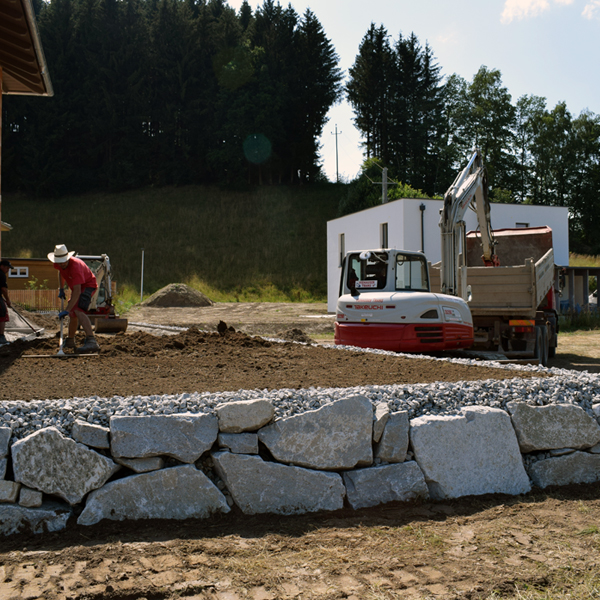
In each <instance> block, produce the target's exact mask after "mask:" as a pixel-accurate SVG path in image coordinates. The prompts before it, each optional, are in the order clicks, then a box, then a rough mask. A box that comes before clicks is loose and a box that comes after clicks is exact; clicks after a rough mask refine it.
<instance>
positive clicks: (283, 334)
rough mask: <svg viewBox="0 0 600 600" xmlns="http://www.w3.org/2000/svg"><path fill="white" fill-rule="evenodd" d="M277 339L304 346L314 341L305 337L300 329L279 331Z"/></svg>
mask: <svg viewBox="0 0 600 600" xmlns="http://www.w3.org/2000/svg"><path fill="white" fill-rule="evenodd" d="M277 337H278V338H279V339H282V340H285V341H286V342H302V343H304V344H312V343H313V342H314V340H313V339H312V338H311V337H309V336H308V335H306V334H305V333H304V331H302V329H298V328H297V327H292V328H291V329H286V330H285V331H280V332H279V333H278V334H277Z"/></svg>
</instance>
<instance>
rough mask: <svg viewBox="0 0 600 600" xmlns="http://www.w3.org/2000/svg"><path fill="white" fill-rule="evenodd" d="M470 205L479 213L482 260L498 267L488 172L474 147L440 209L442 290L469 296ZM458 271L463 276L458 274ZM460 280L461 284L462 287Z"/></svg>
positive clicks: (465, 296)
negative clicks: (467, 227) (467, 218)
mask: <svg viewBox="0 0 600 600" xmlns="http://www.w3.org/2000/svg"><path fill="white" fill-rule="evenodd" d="M468 208H471V209H472V210H475V212H476V213H477V222H478V223H479V233H480V236H481V247H482V249H483V255H482V257H481V258H482V259H483V264H484V265H485V266H486V267H498V266H500V261H499V259H498V256H497V255H496V254H495V252H494V247H495V245H496V241H495V239H494V233H493V231H492V221H491V218H490V202H489V199H488V185H487V173H486V170H485V167H484V166H483V158H482V156H481V153H480V152H479V150H475V152H474V153H473V155H472V156H471V159H470V160H469V162H468V164H467V166H466V167H465V168H464V169H463V170H462V171H461V172H460V173H459V174H458V176H457V177H456V179H455V180H454V182H453V183H452V185H451V186H450V187H449V188H448V190H447V191H446V193H445V194H444V208H443V209H442V211H441V213H440V229H441V236H442V262H441V283H442V292H443V293H445V294H450V295H451V296H460V297H461V298H463V299H465V300H469V298H470V294H469V290H468V287H467V276H466V265H465V264H464V260H462V256H464V255H465V252H464V249H465V240H466V232H465V221H464V217H465V213H466V212H467V209H468ZM459 271H460V274H461V275H462V277H460V278H459ZM459 281H460V288H459Z"/></svg>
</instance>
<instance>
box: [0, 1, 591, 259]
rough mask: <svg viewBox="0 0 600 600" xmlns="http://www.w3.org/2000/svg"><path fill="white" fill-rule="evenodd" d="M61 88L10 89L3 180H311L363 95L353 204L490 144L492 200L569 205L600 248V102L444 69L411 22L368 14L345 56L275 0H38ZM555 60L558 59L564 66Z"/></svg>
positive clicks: (28, 183)
mask: <svg viewBox="0 0 600 600" xmlns="http://www.w3.org/2000/svg"><path fill="white" fill-rule="evenodd" d="M34 4H35V9H36V11H37V14H38V23H39V29H40V36H41V39H42V42H43V46H44V51H45V54H46V59H47V62H48V65H49V69H50V75H51V79H52V82H53V85H54V89H55V97H54V98H52V99H39V98H25V97H14V96H13V97H9V98H7V99H6V101H5V102H4V103H3V111H4V114H3V119H4V121H3V122H4V127H3V139H2V147H3V188H4V190H6V191H11V192H17V191H20V192H25V193H27V194H30V195H34V196H37V197H47V198H51V197H60V196H64V195H68V194H82V193H87V192H90V191H99V190H104V191H109V192H110V191H122V190H127V189H140V188H143V187H146V186H158V187H160V186H165V185H186V184H206V185H221V186H230V187H231V186H234V187H237V188H240V186H241V187H242V188H243V186H248V185H250V186H255V185H279V184H286V185H299V184H314V183H318V182H322V181H324V180H325V179H326V178H325V176H324V174H323V172H322V169H321V163H320V156H319V138H320V135H321V133H322V130H323V127H324V126H325V124H326V122H327V113H328V111H329V109H330V107H331V106H332V105H333V104H334V103H336V102H339V101H341V100H343V99H347V101H348V102H349V103H350V104H351V106H352V108H353V111H354V116H355V125H356V126H357V128H358V129H359V131H360V132H361V134H362V138H363V150H364V157H365V163H364V164H363V175H361V176H359V177H358V178H357V179H356V180H354V181H352V182H347V183H348V184H349V185H348V186H347V187H348V190H347V194H345V197H344V200H343V201H342V202H341V203H340V214H344V213H347V212H352V211H355V210H359V209H361V208H365V207H367V206H370V205H372V204H373V203H376V202H378V201H379V200H378V198H379V193H380V192H379V191H378V190H377V188H376V186H373V185H372V183H371V181H370V179H369V177H370V178H371V179H373V178H374V177H377V178H380V170H381V169H382V168H383V167H384V166H385V167H387V168H388V174H389V177H390V179H391V180H392V181H394V182H398V185H397V186H391V187H390V198H391V199H393V198H395V197H399V196H400V195H402V194H411V193H415V194H417V193H418V194H422V195H424V196H440V195H442V194H443V193H444V191H445V190H446V189H447V188H448V186H449V185H450V183H451V182H452V180H453V179H454V177H455V176H456V174H457V173H458V171H459V170H460V169H461V168H462V166H464V164H465V162H466V160H467V159H468V156H469V155H470V152H471V150H472V149H473V148H474V147H478V148H479V149H480V150H481V152H482V153H483V156H484V160H485V164H486V166H487V170H488V181H489V184H490V197H491V199H492V200H493V201H495V202H511V203H512V202H514V203H523V202H524V203H532V204H544V205H557V206H568V207H569V208H570V226H571V246H572V249H573V250H575V251H578V252H581V253H585V254H600V236H598V235H597V232H598V231H600V203H599V202H598V197H599V195H600V116H598V115H595V114H594V113H592V112H591V111H588V110H585V111H582V112H581V114H579V115H577V116H575V115H572V114H571V113H570V111H569V110H568V107H567V106H566V104H565V103H564V102H560V103H558V104H557V105H556V106H555V107H553V108H552V107H548V106H547V102H546V99H545V98H543V97H540V96H536V95H533V94H532V95H525V96H522V97H520V98H518V99H517V100H516V101H513V98H512V96H511V94H510V92H509V90H508V89H507V88H506V87H505V86H504V85H503V83H502V74H501V72H500V71H499V70H498V69H494V68H491V67H487V66H484V65H482V66H481V67H480V69H479V70H478V72H477V73H476V74H475V75H474V76H473V78H472V80H471V81H467V80H465V79H464V78H462V77H461V76H459V75H457V74H450V75H446V74H444V73H443V70H442V66H440V65H439V64H438V63H437V60H436V58H435V54H434V50H433V48H431V46H430V45H429V44H428V43H425V44H423V43H421V42H420V40H419V39H418V38H417V36H416V35H415V34H414V33H413V34H409V35H404V34H402V33H401V32H399V33H398V34H397V35H396V37H395V38H394V37H392V35H391V34H390V33H389V32H388V30H387V29H386V27H385V26H384V25H379V26H377V25H375V24H373V23H372V24H371V25H370V27H369V29H368V31H367V32H366V33H365V35H364V37H363V39H362V41H361V43H360V46H359V48H357V55H356V58H355V61H354V64H353V66H352V67H351V68H350V69H349V72H348V73H347V74H346V73H343V72H342V71H341V69H340V68H339V66H338V64H339V58H338V56H337V54H336V51H335V48H334V47H333V45H332V43H331V41H330V40H329V39H328V37H327V34H326V32H325V31H324V29H323V27H322V26H321V24H320V22H319V20H318V18H317V16H316V15H315V14H314V13H312V12H311V11H310V10H307V11H306V12H305V13H304V14H302V15H299V14H298V13H297V12H296V11H295V10H294V8H293V6H292V5H291V4H289V5H287V7H282V6H281V5H280V4H279V3H278V2H277V3H276V2H274V0H264V2H263V4H262V5H261V6H260V7H258V8H257V9H256V10H254V11H253V10H252V8H251V7H250V5H249V4H248V3H247V2H244V3H243V4H242V6H241V8H240V10H239V11H237V12H236V11H235V10H234V9H233V8H231V7H230V6H229V5H228V4H227V3H226V2H225V1H224V0H51V1H50V2H44V1H43V0H34ZM549 68H552V67H551V66H549Z"/></svg>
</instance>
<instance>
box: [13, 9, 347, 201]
mask: <svg viewBox="0 0 600 600" xmlns="http://www.w3.org/2000/svg"><path fill="white" fill-rule="evenodd" d="M35 9H36V11H37V17H38V24H39V30H40V37H41V39H42V43H43V47H44V52H45V55H46V60H47V63H48V65H49V70H50V75H51V80H52V82H53V86H54V90H55V96H54V97H53V98H50V99H48V98H44V99H40V98H24V97H10V98H7V100H6V101H5V103H4V107H3V109H4V115H3V117H4V136H3V142H4V143H3V146H4V165H3V167H4V168H3V173H4V178H3V184H4V189H5V190H25V191H26V192H29V193H35V194H38V195H63V194H67V193H79V192H84V191H87V190H90V189H109V190H117V189H126V188H136V187H141V186H146V185H165V184H175V185H177V184H189V183H231V184H233V183H237V182H249V183H256V184H259V183H263V182H264V183H298V182H311V181H315V180H318V179H319V178H321V177H322V176H321V171H320V166H319V155H318V151H319V147H318V139H319V136H320V134H321V131H322V128H323V126H324V125H325V122H326V114H327V112H328V110H329V108H330V106H331V105H332V104H333V103H334V102H335V101H336V100H337V99H339V98H340V95H341V93H342V84H341V81H342V73H341V71H340V69H339V68H338V66H337V64H338V61H339V59H338V57H337V55H336V53H335V50H334V48H333V46H332V44H331V42H330V41H329V40H328V38H327V37H326V35H325V32H324V31H323V28H322V26H321V24H320V23H319V21H318V19H317V18H316V17H315V15H314V14H313V13H312V12H311V11H310V10H307V11H306V12H305V13H304V14H303V15H301V16H300V15H298V14H297V13H296V12H295V11H294V9H293V8H292V7H291V6H288V7H287V8H282V7H281V6H280V5H279V3H277V4H275V3H274V1H273V0H265V1H264V3H263V5H262V6H261V7H260V8H258V9H257V10H256V11H252V9H251V7H250V5H249V4H248V3H247V2H244V3H243V5H242V7H241V9H240V10H239V11H238V12H236V11H235V10H234V9H232V8H231V7H230V6H228V5H227V4H226V2H225V1H224V0H51V1H50V2H45V1H44V0H35Z"/></svg>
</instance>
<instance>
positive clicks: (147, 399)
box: [0, 340, 600, 439]
mask: <svg viewBox="0 0 600 600" xmlns="http://www.w3.org/2000/svg"><path fill="white" fill-rule="evenodd" d="M274 341H275V340H274ZM329 347H330V348H332V350H334V349H337V350H340V351H343V350H352V351H363V352H372V353H377V354H390V355H395V356H397V354H394V353H391V352H383V351H379V350H370V349H366V350H365V349H360V348H349V347H342V346H329ZM403 356H407V357H410V358H415V359H419V358H421V359H422V358H423V357H422V356H416V355H408V354H407V355H403ZM427 358H430V357H427ZM431 360H441V361H447V362H452V363H459V364H463V365H478V366H492V367H496V368H503V369H509V370H514V371H530V372H539V373H544V374H545V375H551V377H547V376H546V377H533V378H528V379H523V378H514V379H508V380H503V381H498V380H495V379H487V380H481V381H463V382H457V383H430V384H413V385H407V384H403V385H373V386H357V387H352V388H312V387H311V388H309V389H304V390H296V389H280V390H272V391H268V390H239V391H237V392H219V393H210V392H204V393H185V394H178V395H160V396H159V395H157V396H127V397H122V396H113V397H112V398H101V397H98V396H94V397H91V398H69V399H61V400H44V401H32V402H20V401H13V402H3V403H2V404H1V405H0V427H10V428H12V430H13V438H14V439H21V438H23V437H25V436H26V435H29V434H30V433H32V432H34V431H36V430H38V429H42V428H45V427H52V426H53V427H56V428H57V429H58V430H59V431H61V432H62V433H64V434H65V435H67V436H70V435H71V429H72V426H73V423H74V422H75V420H76V419H80V420H83V421H87V422H88V423H94V424H98V425H103V426H105V427H107V426H108V424H109V419H110V417H111V416H113V415H128V416H138V415H139V416H144V415H169V414H176V413H185V412H191V413H214V410H215V407H216V406H217V405H218V404H220V403H222V402H229V401H234V400H250V399H254V398H267V399H269V400H271V402H272V403H273V406H274V408H275V416H276V418H283V417H288V416H291V415H295V414H299V413H302V412H305V411H307V410H313V409H316V408H319V407H321V406H323V405H324V404H327V403H328V402H332V401H333V400H338V399H340V398H346V397H349V396H352V395H356V394H361V395H364V396H366V397H367V398H369V399H370V400H371V402H373V403H374V404H375V403H378V402H386V403H387V404H388V406H389V409H390V410H391V411H392V412H395V411H400V410H405V411H407V412H408V413H409V416H410V418H411V419H413V418H415V417H419V416H422V415H452V414H457V413H459V412H460V409H461V408H462V407H463V406H473V405H479V406H490V407H494V408H500V409H504V410H506V404H507V403H508V402H511V401H514V400H518V401H521V402H527V403H528V404H530V405H536V406H542V405H547V404H559V403H560V404H565V403H566V404H577V405H579V406H581V407H582V408H583V409H584V410H585V411H586V412H587V413H588V414H589V415H591V416H593V417H595V418H596V419H598V420H599V422H600V376H599V375H596V374H590V373H588V372H587V371H583V372H579V371H569V370H564V369H554V368H552V369H546V368H544V367H541V366H531V365H511V364H500V363H496V362H489V361H488V362H486V361H479V360H471V359H449V358H442V359H431Z"/></svg>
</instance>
